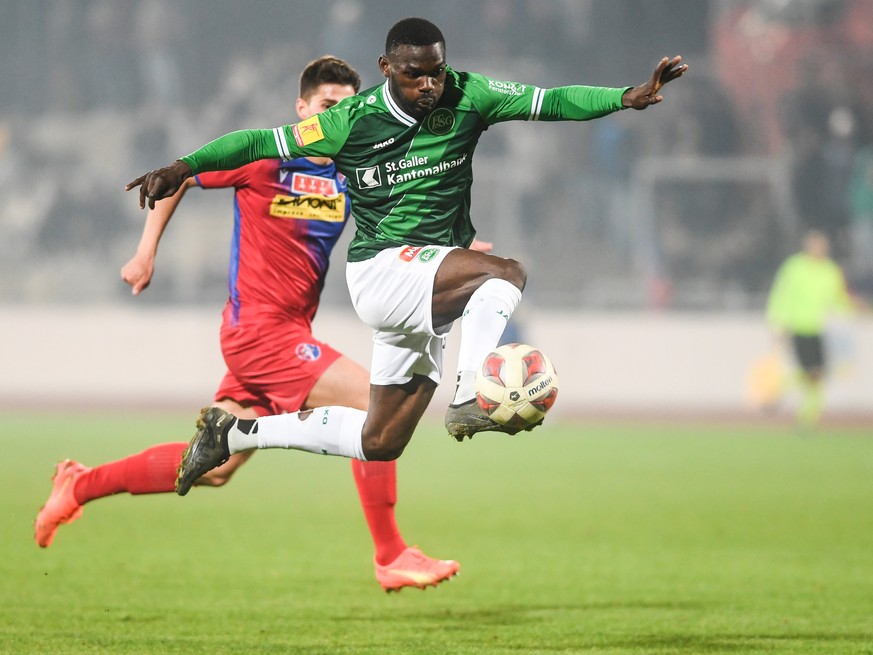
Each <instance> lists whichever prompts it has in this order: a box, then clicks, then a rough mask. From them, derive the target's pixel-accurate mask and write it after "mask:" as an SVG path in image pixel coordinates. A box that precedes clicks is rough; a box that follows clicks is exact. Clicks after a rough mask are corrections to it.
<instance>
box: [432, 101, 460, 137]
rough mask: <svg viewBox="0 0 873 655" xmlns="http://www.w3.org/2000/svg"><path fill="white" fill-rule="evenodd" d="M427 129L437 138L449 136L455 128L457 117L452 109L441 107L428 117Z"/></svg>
mask: <svg viewBox="0 0 873 655" xmlns="http://www.w3.org/2000/svg"><path fill="white" fill-rule="evenodd" d="M426 126H427V129H428V130H430V131H431V132H432V133H433V134H436V135H437V136H442V135H444V134H448V133H449V132H451V131H452V128H453V127H454V126H455V115H454V114H453V113H452V111H451V110H450V109H446V108H445V107H440V108H439V109H437V110H436V111H433V112H431V113H430V115H429V116H428V117H427V123H426Z"/></svg>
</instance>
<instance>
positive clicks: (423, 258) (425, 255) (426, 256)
mask: <svg viewBox="0 0 873 655" xmlns="http://www.w3.org/2000/svg"><path fill="white" fill-rule="evenodd" d="M438 253H439V248H426V249H425V250H422V251H421V254H420V255H419V256H418V261H420V262H425V263H427V262H429V261H430V260H431V259H433V258H434V257H436V256H437V254H438Z"/></svg>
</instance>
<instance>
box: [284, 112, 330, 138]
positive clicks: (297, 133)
mask: <svg viewBox="0 0 873 655" xmlns="http://www.w3.org/2000/svg"><path fill="white" fill-rule="evenodd" d="M292 129H293V131H294V140H295V141H297V145H298V146H308V145H309V144H310V143H315V142H316V141H321V140H322V139H323V138H324V132H322V131H321V121H320V120H318V114H316V115H315V116H310V117H309V118H307V119H306V120H305V121H300V122H299V123H297V124H296V125H295V126H294V127H293V128H292Z"/></svg>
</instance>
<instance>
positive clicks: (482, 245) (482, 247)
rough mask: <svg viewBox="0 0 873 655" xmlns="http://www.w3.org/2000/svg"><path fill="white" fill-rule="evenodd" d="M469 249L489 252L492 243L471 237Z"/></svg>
mask: <svg viewBox="0 0 873 655" xmlns="http://www.w3.org/2000/svg"><path fill="white" fill-rule="evenodd" d="M470 250H478V251H479V252H491V251H492V250H494V244H493V243H491V242H490V241H479V239H473V243H471V244H470Z"/></svg>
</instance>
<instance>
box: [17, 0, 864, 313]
mask: <svg viewBox="0 0 873 655" xmlns="http://www.w3.org/2000/svg"><path fill="white" fill-rule="evenodd" d="M408 15H421V16H424V17H426V18H429V19H431V20H433V21H435V22H436V23H437V24H438V25H439V26H440V27H441V28H442V30H443V33H444V34H445V36H446V41H447V55H448V61H449V63H450V64H451V65H452V66H453V67H455V68H456V69H459V70H475V71H478V72H482V73H485V74H488V75H490V76H492V77H496V78H501V79H509V80H513V81H518V82H526V83H533V84H536V85H538V86H543V87H549V86H559V85H563V84H591V85H603V86H624V85H633V84H638V83H641V82H643V81H645V80H646V79H647V78H648V77H649V75H651V72H652V70H653V69H654V66H655V65H656V63H657V61H658V59H660V58H661V57H662V56H672V55H674V54H681V55H683V57H684V58H685V61H686V62H687V63H688V64H689V65H690V67H691V70H690V72H689V74H688V75H687V76H685V77H684V78H683V79H682V80H681V81H679V82H677V83H675V84H672V85H670V86H669V87H667V88H666V89H665V93H664V95H665V98H666V100H665V102H664V104H662V105H660V106H658V107H655V108H653V109H651V110H649V111H647V112H645V114H636V113H633V114H631V113H630V112H623V113H620V114H616V115H613V116H611V117H608V118H605V119H600V120H597V121H593V122H590V123H586V124H571V123H562V124H553V125H544V124H541V123H536V124H521V123H515V124H509V125H498V126H496V127H494V128H492V129H490V130H489V131H488V133H486V134H485V135H484V136H483V139H482V141H481V143H480V146H479V149H478V152H477V156H476V159H475V175H476V182H475V186H474V191H473V196H474V202H473V218H474V223H475V224H476V226H477V228H478V229H479V233H480V237H481V238H483V239H485V240H489V241H493V242H494V244H495V251H496V252H497V253H498V254H505V255H507V256H515V257H519V258H520V259H521V260H522V261H524V262H525V264H526V265H527V267H528V270H529V274H530V282H529V285H530V286H529V292H528V293H527V294H526V298H528V299H529V300H530V302H531V303H534V304H536V305H539V306H545V307H554V308H562V307H564V308H574V309H644V308H652V309H661V310H670V309H676V310H701V311H722V310H738V311H745V310H751V311H759V310H762V309H763V306H764V302H765V298H766V294H767V290H768V288H769V285H770V283H771V281H772V277H773V273H774V272H775V270H776V268H777V267H778V265H779V263H780V262H781V261H782V259H783V258H784V257H785V256H786V255H787V254H789V253H790V252H793V251H795V250H797V249H798V248H799V246H800V242H801V237H802V234H803V233H804V231H805V230H806V229H808V228H810V227H815V228H818V229H821V230H823V231H824V232H826V233H827V234H828V235H829V236H830V237H831V240H832V243H833V254H834V258H835V259H836V260H837V261H838V262H840V263H841V264H843V265H844V266H845V268H846V271H847V274H848V276H849V281H850V284H851V285H852V287H853V288H855V289H856V290H858V291H860V292H862V293H864V292H870V291H871V290H873V85H870V84H868V83H867V82H866V81H867V80H871V79H873V0H709V1H705V0H481V1H470V0H440V1H439V2H417V1H401V0H323V1H322V2H318V3H314V2H305V1H303V0H300V1H299V2H292V1H288V0H255V1H254V2H249V3H240V2H237V1H236V0H136V1H134V0H131V1H130V2H116V1H115V0H33V1H32V2H18V1H17V0H0V61H2V62H3V64H2V66H0V89H2V93H0V235H2V242H3V244H4V248H3V252H4V256H3V257H2V258H0V302H4V303H66V302H76V303H83V302H94V303H106V302H114V301H117V300H119V299H121V298H122V297H126V296H128V295H129V288H128V287H127V286H126V285H124V284H123V283H122V282H121V281H120V279H119V275H118V270H119V269H120V267H121V266H122V264H123V263H124V262H125V261H127V259H128V258H129V257H130V255H132V254H133V252H134V249H135V247H136V244H137V241H138V240H139V234H140V232H141V229H142V222H143V219H144V217H145V214H144V212H142V211H140V210H139V208H138V202H137V198H136V197H134V196H133V195H132V194H126V193H124V192H123V190H122V189H123V186H124V185H125V184H126V183H127V182H128V181H130V180H131V179H133V178H134V177H136V176H138V175H139V174H141V173H143V172H145V171H147V170H149V169H152V168H156V167H158V166H163V165H165V164H167V163H169V162H171V161H172V160H173V159H175V158H176V157H178V156H180V155H182V154H186V153H188V152H190V151H191V150H193V149H195V148H196V147H198V146H200V145H202V144H203V143H205V142H207V141H209V140H211V139H212V138H214V137H216V136H219V135H221V134H223V133H226V132H229V131H232V130H235V129H243V128H252V127H273V126H275V125H279V124H282V123H288V122H294V121H295V119H296V117H295V115H294V109H293V103H294V100H295V99H296V97H297V76H298V74H299V71H300V70H301V69H302V68H303V66H304V65H305V64H306V63H307V62H308V61H310V60H312V59H314V58H315V57H318V56H320V55H322V54H327V53H330V54H334V55H337V56H340V57H343V58H345V59H347V60H348V61H349V62H350V63H351V64H352V65H353V66H355V67H356V68H357V69H358V70H359V72H360V73H361V76H362V80H363V83H364V88H366V87H369V86H373V85H376V84H379V83H381V82H382V78H381V75H380V74H379V71H378V68H377V65H376V60H377V57H378V55H379V54H381V53H382V51H383V48H384V38H385V34H386V32H387V30H388V28H389V27H390V26H391V25H392V24H393V23H394V22H395V21H396V20H397V19H399V18H402V17H404V16H408ZM194 194H197V195H198V196H199V197H198V198H197V200H196V201H194V199H193V198H192V199H189V200H188V201H186V203H185V205H183V207H182V208H181V209H180V210H179V212H178V213H177V216H176V218H175V219H174V221H173V223H172V224H171V225H170V227H169V228H168V229H169V230H170V233H169V234H168V235H167V237H166V238H165V240H164V244H163V245H162V249H161V252H160V255H159V259H158V262H157V274H156V278H155V282H154V283H153V289H154V290H153V291H151V292H150V293H147V294H146V296H144V298H145V297H148V298H150V300H151V302H156V303H173V304H183V303H184V304H195V305H199V304H205V303H210V304H212V305H214V306H216V307H220V306H221V303H222V302H223V300H224V298H225V296H226V270H227V267H226V263H227V256H228V243H229V239H230V230H231V223H232V207H231V200H230V199H231V195H229V192H228V195H224V194H222V193H220V192H217V193H209V194H202V195H201V194H199V193H197V192H196V191H194V192H191V195H194ZM348 232H350V231H348ZM348 236H350V234H349V235H348ZM341 254H342V253H337V255H341ZM333 266H334V270H333V271H332V276H330V277H331V278H333V279H337V280H341V278H342V276H341V275H340V274H339V273H338V271H341V268H342V260H341V259H340V257H336V256H335V257H334V260H333ZM334 288H335V290H334ZM325 302H326V303H336V304H342V303H347V302H348V301H347V297H346V296H345V290H344V285H343V284H342V282H341V281H340V282H339V283H337V284H335V285H329V287H328V292H327V293H326V296H325Z"/></svg>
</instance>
